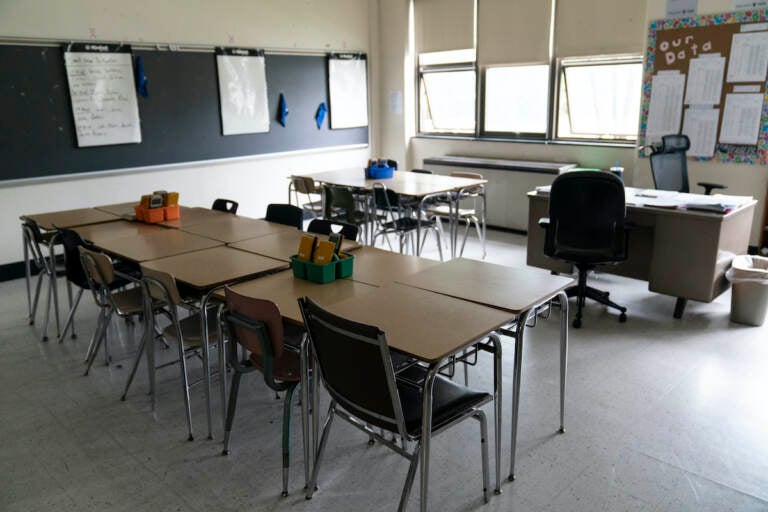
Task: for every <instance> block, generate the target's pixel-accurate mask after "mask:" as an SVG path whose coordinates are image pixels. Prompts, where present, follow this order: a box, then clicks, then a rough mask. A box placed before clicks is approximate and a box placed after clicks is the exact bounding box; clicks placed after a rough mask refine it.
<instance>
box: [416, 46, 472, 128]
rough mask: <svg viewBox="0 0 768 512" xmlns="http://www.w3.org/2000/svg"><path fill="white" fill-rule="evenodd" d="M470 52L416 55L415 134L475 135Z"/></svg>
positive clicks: (458, 51)
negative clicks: (416, 99) (416, 106)
mask: <svg viewBox="0 0 768 512" xmlns="http://www.w3.org/2000/svg"><path fill="white" fill-rule="evenodd" d="M476 77H477V72H476V71H475V52H474V50H457V51H447V52H432V53H423V54H421V55H420V56H419V131H420V132H421V133H446V134H447V133H454V134H474V133H475V100H476V95H475V87H476V86H475V84H476V79H477V78H476Z"/></svg>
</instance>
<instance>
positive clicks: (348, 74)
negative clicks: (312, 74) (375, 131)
mask: <svg viewBox="0 0 768 512" xmlns="http://www.w3.org/2000/svg"><path fill="white" fill-rule="evenodd" d="M366 63H367V61H366V59H365V58H359V57H355V58H335V57H331V58H330V59H328V84H329V89H330V93H331V129H333V130H336V129H339V128H355V127H359V126H368V77H367V70H366V68H367V66H366Z"/></svg>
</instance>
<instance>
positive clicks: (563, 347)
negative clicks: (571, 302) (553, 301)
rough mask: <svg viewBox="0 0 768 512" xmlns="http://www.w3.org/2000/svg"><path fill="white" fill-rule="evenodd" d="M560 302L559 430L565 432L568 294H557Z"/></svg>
mask: <svg viewBox="0 0 768 512" xmlns="http://www.w3.org/2000/svg"><path fill="white" fill-rule="evenodd" d="M557 297H558V301H559V302H560V430H559V432H560V433H561V434H564V433H565V383H566V376H567V371H568V295H567V294H566V293H565V292H564V291H563V292H560V293H559V294H558V296H557Z"/></svg>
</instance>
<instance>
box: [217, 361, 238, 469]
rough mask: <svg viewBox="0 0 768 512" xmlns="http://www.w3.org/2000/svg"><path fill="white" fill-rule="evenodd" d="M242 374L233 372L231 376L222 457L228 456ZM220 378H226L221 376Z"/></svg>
mask: <svg viewBox="0 0 768 512" xmlns="http://www.w3.org/2000/svg"><path fill="white" fill-rule="evenodd" d="M242 375H243V374H242V373H240V372H238V371H237V370H235V371H234V372H233V374H232V385H231V386H230V389H229V405H228V406H227V422H226V424H225V426H224V450H223V451H222V452H221V454H222V455H229V437H230V435H231V434H232V423H234V421H235V409H236V408H237V393H238V392H239V391H240V378H241V377H242ZM222 378H226V377H224V376H222Z"/></svg>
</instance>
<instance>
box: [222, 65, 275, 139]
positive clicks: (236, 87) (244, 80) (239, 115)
mask: <svg viewBox="0 0 768 512" xmlns="http://www.w3.org/2000/svg"><path fill="white" fill-rule="evenodd" d="M216 65H217V68H218V72H219V100H220V102H221V131H222V133H223V134H224V135H237V134H241V133H265V132H268V131H269V107H268V104H267V75H266V70H265V66H264V57H263V56H253V55H249V56H237V55H216Z"/></svg>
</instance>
